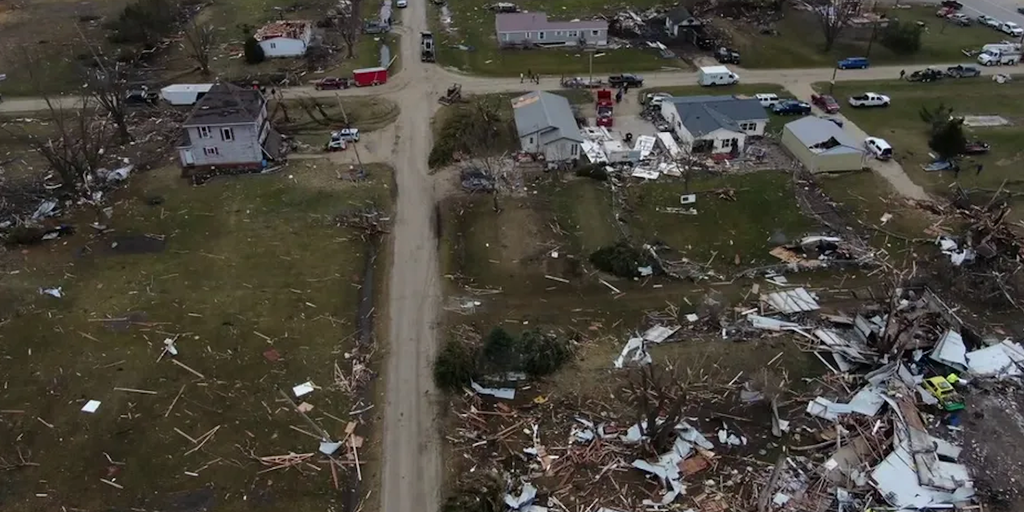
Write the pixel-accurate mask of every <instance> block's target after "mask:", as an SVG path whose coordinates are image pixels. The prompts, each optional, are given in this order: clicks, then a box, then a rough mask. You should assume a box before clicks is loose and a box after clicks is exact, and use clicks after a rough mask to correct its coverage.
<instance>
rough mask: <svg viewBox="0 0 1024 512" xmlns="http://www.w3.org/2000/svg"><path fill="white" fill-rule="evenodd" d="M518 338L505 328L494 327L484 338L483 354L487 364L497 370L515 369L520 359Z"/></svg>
mask: <svg viewBox="0 0 1024 512" xmlns="http://www.w3.org/2000/svg"><path fill="white" fill-rule="evenodd" d="M521 348H522V347H521V346H520V343H519V340H517V339H516V338H515V337H513V336H512V335H511V334H509V333H508V331H506V330H505V329H502V328H501V327H495V328H494V329H491V332H490V334H488V335H487V338H486V339H485V340H484V348H483V356H484V359H485V360H486V362H487V363H490V364H489V365H488V366H489V367H491V368H494V369H495V370H497V371H515V370H517V369H518V367H519V361H520V359H521V356H520V354H521Z"/></svg>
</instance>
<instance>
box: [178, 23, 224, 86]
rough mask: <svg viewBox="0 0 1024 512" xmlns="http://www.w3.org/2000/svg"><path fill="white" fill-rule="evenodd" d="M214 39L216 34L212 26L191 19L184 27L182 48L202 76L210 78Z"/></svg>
mask: <svg viewBox="0 0 1024 512" xmlns="http://www.w3.org/2000/svg"><path fill="white" fill-rule="evenodd" d="M216 39H217V32H216V29H214V28H213V25H203V24H200V23H199V22H198V21H197V20H196V19H195V18H192V20H191V21H190V22H189V23H188V25H186V26H185V30H184V39H183V42H182V48H184V50H185V53H186V54H187V55H188V58H189V59H191V60H192V61H193V62H195V63H196V65H197V66H198V67H199V72H200V73H202V74H203V76H210V58H211V54H212V52H213V44H214V42H216Z"/></svg>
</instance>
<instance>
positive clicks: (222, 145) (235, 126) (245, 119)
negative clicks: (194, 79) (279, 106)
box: [178, 83, 281, 168]
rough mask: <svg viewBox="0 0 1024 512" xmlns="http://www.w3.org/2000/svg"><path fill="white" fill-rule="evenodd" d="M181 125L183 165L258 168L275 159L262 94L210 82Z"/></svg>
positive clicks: (274, 137) (273, 137) (276, 142)
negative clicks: (208, 88) (204, 93)
mask: <svg viewBox="0 0 1024 512" xmlns="http://www.w3.org/2000/svg"><path fill="white" fill-rule="evenodd" d="M181 126H182V128H184V131H185V136H184V137H183V138H182V139H183V140H182V142H181V145H179V146H178V153H179V156H180V157H181V165H182V167H186V168H193V167H199V168H202V167H240V168H247V167H251V168H260V167H263V166H264V165H265V163H266V162H267V161H268V160H274V159H275V158H277V156H278V150H279V148H280V145H281V141H280V136H279V135H278V134H277V132H275V131H274V129H273V128H271V126H270V120H269V119H268V118H267V99H266V98H265V97H264V96H263V94H262V93H261V92H260V91H258V90H255V89H243V88H241V87H237V86H234V85H231V84H226V83H217V84H214V86H213V87H211V88H210V91H209V92H207V93H206V95H205V96H203V99H202V100H200V101H199V103H197V104H196V107H195V109H193V110H192V114H191V115H190V116H189V118H188V119H187V120H186V121H185V122H184V123H182V125H181Z"/></svg>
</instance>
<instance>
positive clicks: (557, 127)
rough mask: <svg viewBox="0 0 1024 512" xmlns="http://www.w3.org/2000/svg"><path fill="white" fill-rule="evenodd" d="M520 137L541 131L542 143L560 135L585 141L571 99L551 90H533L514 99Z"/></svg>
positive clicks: (564, 137)
mask: <svg viewBox="0 0 1024 512" xmlns="http://www.w3.org/2000/svg"><path fill="white" fill-rule="evenodd" d="M512 112H513V113H514V114H515V121H516V131H517V132H518V133H519V137H520V138H522V137H526V136H528V135H532V134H538V137H540V142H541V144H547V143H548V142H551V141H555V140H558V139H569V140H573V141H576V142H583V136H581V135H580V129H579V127H578V126H577V125H576V117H575V116H574V115H573V113H572V107H570V106H569V100H567V99H565V97H563V96H559V95H557V94H551V93H549V92H539V91H538V92H531V93H529V94H526V95H523V96H520V97H518V98H515V99H513V100H512Z"/></svg>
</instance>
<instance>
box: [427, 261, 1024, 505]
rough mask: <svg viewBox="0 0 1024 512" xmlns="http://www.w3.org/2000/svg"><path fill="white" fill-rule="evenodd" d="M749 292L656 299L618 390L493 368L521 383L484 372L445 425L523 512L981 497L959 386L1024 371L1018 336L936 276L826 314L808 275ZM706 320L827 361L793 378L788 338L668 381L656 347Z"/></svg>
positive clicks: (475, 468)
mask: <svg viewBox="0 0 1024 512" xmlns="http://www.w3.org/2000/svg"><path fill="white" fill-rule="evenodd" d="M772 282H774V281H772ZM770 284H771V282H770ZM783 284H784V283H783ZM751 295H752V296H753V300H754V301H756V305H753V306H751V305H749V304H750V303H748V305H739V306H736V307H733V308H731V309H729V310H727V309H726V308H725V306H724V304H717V302H716V304H717V306H718V308H717V309H714V310H711V309H708V308H705V307H703V305H701V306H699V307H696V308H695V311H696V312H695V313H688V314H681V312H680V311H679V310H677V309H675V308H670V309H671V310H670V311H665V312H659V313H655V314H650V315H649V317H648V321H647V325H648V327H646V328H645V329H643V330H641V331H640V332H638V333H637V334H635V335H633V336H631V337H630V338H629V339H628V340H627V342H626V344H625V346H624V348H623V350H622V352H621V354H619V355H618V356H617V357H616V358H615V359H614V361H611V364H610V366H612V367H614V368H615V370H611V371H612V372H613V375H612V378H613V379H619V380H617V381H616V384H615V385H618V384H621V388H622V390H621V392H613V393H612V395H611V397H610V398H608V397H607V395H605V398H600V394H597V395H595V396H594V397H589V398H586V399H584V398H582V397H574V396H560V397H554V396H553V395H548V394H545V391H544V390H543V388H542V387H534V386H533V385H531V384H526V383H524V382H523V381H522V380H520V378H519V377H516V376H511V375H506V376H496V381H495V382H500V383H504V384H505V385H508V384H509V383H512V386H515V387H484V386H480V385H478V384H476V383H474V385H473V390H472V391H470V390H467V393H466V394H465V395H464V396H462V397H460V398H458V399H456V403H455V404H454V410H456V411H457V422H458V423H459V424H458V425H457V426H455V427H454V428H453V429H451V430H449V432H450V433H449V434H448V435H447V439H448V440H449V441H450V442H451V443H452V444H453V445H454V448H455V450H454V453H456V454H458V456H459V457H460V458H462V459H463V460H462V462H461V463H460V464H461V465H464V466H465V467H466V468H467V469H468V472H467V474H469V473H474V474H494V475H500V478H501V480H502V481H503V482H505V484H506V490H507V494H505V496H504V501H505V504H506V505H507V506H508V508H509V510H517V511H523V512H526V511H529V512H546V511H548V510H576V509H580V510H583V509H586V510H595V509H597V510H603V511H605V512H614V511H626V510H638V509H645V510H650V511H660V510H669V509H675V510H715V511H719V510H720V511H725V510H754V509H757V510H759V511H768V510H772V511H794V512H795V511H801V512H804V511H816V512H817V511H820V512H826V511H834V510H840V511H844V510H845V511H854V510H866V509H868V508H874V509H876V510H878V509H886V510H888V509H889V508H888V507H893V508H894V509H899V510H905V509H924V508H929V509H933V508H941V509H952V508H953V507H961V509H962V507H967V506H970V505H971V504H972V502H973V501H974V500H976V499H977V497H976V495H975V494H976V493H975V488H974V482H973V480H972V476H971V473H972V471H971V470H970V469H969V468H968V467H967V466H966V465H965V464H962V463H959V462H957V461H958V460H959V459H960V457H961V452H962V451H963V450H962V449H961V448H960V446H958V445H959V444H961V441H962V439H958V437H959V436H961V435H962V433H961V429H960V428H959V427H958V426H957V425H958V424H959V421H960V420H959V418H960V415H961V414H962V413H961V411H962V410H963V409H964V406H965V404H964V398H963V395H962V394H961V393H960V392H961V391H966V390H967V389H966V388H964V386H966V385H969V384H967V383H968V379H970V382H981V381H983V380H988V379H1007V378H1009V379H1014V380H1016V379H1018V378H1020V377H1021V376H1022V375H1024V371H1022V368H1024V367H1022V366H1021V364H1022V363H1024V348H1022V347H1021V346H1020V345H1019V344H1017V343H1013V342H1010V341H1008V340H1003V341H989V343H988V344H987V346H986V344H985V343H984V342H982V340H981V339H979V338H978V337H977V336H975V335H974V334H973V332H972V331H971V329H970V327H969V326H967V325H965V324H964V323H963V322H962V321H961V320H960V318H959V317H958V316H957V314H956V312H955V311H954V310H952V309H951V308H949V307H948V306H947V305H946V304H945V303H943V301H941V300H940V299H939V298H938V297H937V296H936V295H935V294H934V293H932V292H931V291H930V290H927V289H899V290H896V291H895V292H893V294H892V295H891V296H889V297H886V298H883V299H881V300H876V301H872V302H870V303H867V304H863V303H858V304H857V305H856V306H853V310H851V311H849V312H847V311H846V310H843V309H840V308H837V309H835V310H832V311H828V312H825V311H823V309H824V308H823V307H822V305H821V304H819V302H818V298H817V296H816V294H815V293H814V292H812V291H810V290H807V289H805V288H789V287H785V286H779V287H778V289H777V291H768V292H765V293H758V290H754V293H753V294H751ZM712 302H715V301H712ZM709 304H710V303H709ZM676 321H681V322H682V323H683V324H684V325H680V324H679V323H675V322H676ZM702 333H713V334H712V335H713V336H716V335H719V333H720V336H721V338H723V339H732V340H746V339H752V338H757V337H765V336H768V337H779V338H788V340H787V342H792V343H795V344H796V345H797V346H798V347H799V348H801V349H802V350H804V351H806V352H808V353H812V354H813V355H814V356H815V357H817V358H818V359H819V360H820V361H821V362H822V363H823V365H824V366H825V367H826V368H828V369H829V372H828V373H826V374H825V375H824V376H822V377H818V378H815V379H809V381H810V385H809V386H808V388H809V391H807V392H804V393H797V392H794V391H792V389H793V387H791V386H790V383H789V382H788V377H787V376H786V375H785V372H784V371H782V376H781V377H780V376H778V374H777V373H770V371H771V369H772V368H775V367H776V366H777V365H776V362H777V361H779V360H780V358H781V357H782V356H783V353H782V352H780V353H779V354H778V355H776V356H775V357H774V358H772V359H771V360H769V361H767V363H766V364H765V365H764V368H765V369H766V370H765V371H764V372H765V373H763V374H759V375H757V376H753V375H747V376H744V375H743V372H740V374H739V375H736V376H735V377H733V378H731V380H729V379H728V376H726V378H725V379H720V378H718V377H716V376H712V375H710V374H707V373H705V372H706V371H707V367H706V366H702V367H701V369H700V370H699V375H698V374H697V373H694V372H693V370H692V369H691V370H690V371H689V372H688V373H687V375H686V376H685V378H680V376H677V375H675V374H673V375H672V376H670V377H669V378H668V379H665V378H659V377H658V375H657V372H658V371H659V370H658V369H659V368H660V366H659V364H658V363H655V362H654V358H653V357H652V356H651V353H650V350H651V349H652V348H653V347H654V346H655V345H660V344H664V343H674V342H685V341H683V340H684V339H686V338H691V337H700V336H702ZM969 346H972V347H973V349H969V348H968V347H969ZM766 359H767V358H766ZM676 370H678V369H676ZM711 371H713V370H711ZM780 371H781V370H780ZM517 387H518V389H517ZM616 400H621V403H616ZM765 459H767V460H772V459H774V460H775V461H776V462H775V463H774V464H772V463H770V462H766V461H765ZM687 507H692V508H687ZM879 507H881V508H879Z"/></svg>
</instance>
